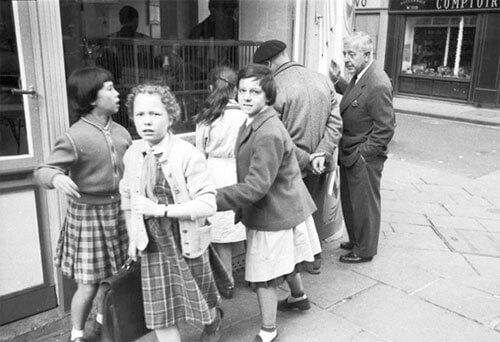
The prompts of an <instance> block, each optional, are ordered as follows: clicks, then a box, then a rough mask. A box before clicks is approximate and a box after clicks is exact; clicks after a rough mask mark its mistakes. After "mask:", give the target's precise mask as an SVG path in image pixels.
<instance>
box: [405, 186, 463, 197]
mask: <svg viewBox="0 0 500 342" xmlns="http://www.w3.org/2000/svg"><path fill="white" fill-rule="evenodd" d="M415 187H416V188H417V189H418V190H420V191H421V192H425V193H438V194H460V195H467V194H468V193H467V192H466V191H465V190H464V189H463V188H461V187H458V186H445V185H434V184H415Z"/></svg>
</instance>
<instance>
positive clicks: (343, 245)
mask: <svg viewBox="0 0 500 342" xmlns="http://www.w3.org/2000/svg"><path fill="white" fill-rule="evenodd" d="M340 248H342V249H346V250H348V251H350V250H352V249H353V248H354V243H353V242H350V241H347V242H342V243H341V244H340Z"/></svg>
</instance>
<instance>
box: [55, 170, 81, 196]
mask: <svg viewBox="0 0 500 342" xmlns="http://www.w3.org/2000/svg"><path fill="white" fill-rule="evenodd" d="M52 185H53V186H54V189H56V190H57V191H59V192H60V193H63V194H65V195H66V196H69V197H75V198H80V194H79V193H78V191H80V189H78V186H77V185H76V184H75V182H73V180H72V179H71V178H69V177H68V176H66V175H61V174H59V175H57V176H55V177H54V179H53V180H52Z"/></svg>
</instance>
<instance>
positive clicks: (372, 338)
mask: <svg viewBox="0 0 500 342" xmlns="http://www.w3.org/2000/svg"><path fill="white" fill-rule="evenodd" d="M329 341H331V340H329ZM335 341H336V342H391V341H389V340H388V339H385V338H382V337H380V336H376V335H375V334H372V333H370V332H368V331H364V330H363V331H361V332H359V333H357V334H356V335H354V336H349V337H346V338H345V339H341V340H338V339H337V337H336V336H335Z"/></svg>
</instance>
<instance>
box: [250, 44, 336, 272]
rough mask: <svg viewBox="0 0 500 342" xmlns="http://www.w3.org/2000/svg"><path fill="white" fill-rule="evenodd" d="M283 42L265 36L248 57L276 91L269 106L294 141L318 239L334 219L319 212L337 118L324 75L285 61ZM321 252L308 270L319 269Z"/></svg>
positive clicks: (331, 162) (331, 163)
mask: <svg viewBox="0 0 500 342" xmlns="http://www.w3.org/2000/svg"><path fill="white" fill-rule="evenodd" d="M285 49H286V44H285V43H284V42H282V41H279V40H269V41H266V42H264V43H262V45H260V46H259V48H258V49H257V50H256V51H255V54H254V56H253V62H254V63H259V64H264V65H267V66H268V67H269V68H270V69H271V70H272V71H273V74H274V79H275V80H276V84H277V86H278V93H277V97H276V102H275V104H274V108H275V109H276V111H277V112H278V113H279V115H280V116H281V121H282V122H283V124H284V125H285V127H286V128H287V130H288V132H289V133H290V136H291V137H292V140H293V142H294V143H295V145H296V147H297V148H296V155H297V159H298V161H299V166H300V168H301V171H302V177H303V180H304V183H305V184H306V186H307V188H308V190H309V192H310V194H311V196H312V197H313V199H314V201H315V203H316V206H317V207H318V210H317V211H316V212H315V213H314V215H313V218H314V223H315V225H316V229H317V231H318V235H319V238H320V239H324V238H326V237H328V235H327V234H328V231H331V230H332V229H333V224H334V223H335V221H334V220H333V219H331V217H329V215H327V214H328V213H324V211H323V207H324V198H325V195H326V191H327V188H328V177H327V174H328V172H331V171H332V170H335V167H336V160H334V152H335V150H336V148H337V146H338V144H339V140H340V138H341V135H342V119H341V117H340V113H339V106H338V103H337V100H336V94H335V90H334V88H333V84H332V83H331V82H330V80H329V79H328V77H326V76H324V75H322V74H320V73H318V72H316V71H313V70H310V69H307V68H305V67H304V66H303V65H300V64H298V63H295V62H293V61H291V60H290V58H289V57H288V55H287V53H286V51H285ZM320 257H321V255H320V254H317V255H316V256H315V258H316V260H315V263H314V268H313V269H312V270H311V269H310V270H309V271H310V272H311V273H319V265H320V261H321V259H320Z"/></svg>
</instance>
